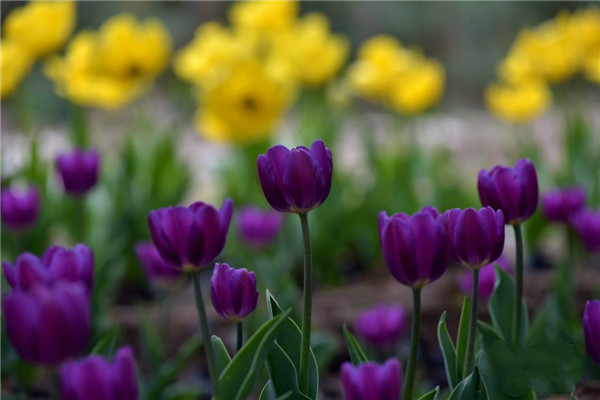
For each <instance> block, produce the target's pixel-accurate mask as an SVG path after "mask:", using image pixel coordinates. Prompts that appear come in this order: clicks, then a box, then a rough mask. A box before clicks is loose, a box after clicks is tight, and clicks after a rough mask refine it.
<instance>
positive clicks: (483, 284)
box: [456, 256, 511, 301]
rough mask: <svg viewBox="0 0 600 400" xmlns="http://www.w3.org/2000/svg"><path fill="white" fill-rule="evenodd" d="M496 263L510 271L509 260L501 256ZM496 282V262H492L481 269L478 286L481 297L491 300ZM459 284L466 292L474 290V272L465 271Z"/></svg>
mask: <svg viewBox="0 0 600 400" xmlns="http://www.w3.org/2000/svg"><path fill="white" fill-rule="evenodd" d="M495 263H496V264H498V265H499V266H500V268H502V269H503V270H505V271H506V272H510V270H511V269H510V266H509V264H508V260H507V259H506V258H505V257H503V256H500V257H499V258H498V259H497V260H496V261H495ZM495 282H496V271H495V268H494V263H490V264H488V265H486V266H484V267H482V268H481V269H480V270H479V286H478V288H477V293H478V296H479V297H480V298H482V299H483V300H484V301H487V300H489V298H490V296H491V295H492V293H493V292H494V284H495ZM456 284H457V286H458V287H459V289H460V290H462V291H463V292H465V293H466V294H470V293H471V291H472V290H473V274H472V273H471V271H467V270H465V271H464V274H462V275H461V276H460V278H459V279H458V281H457V282H456Z"/></svg>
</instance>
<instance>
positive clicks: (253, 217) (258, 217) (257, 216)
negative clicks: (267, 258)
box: [238, 207, 283, 248]
mask: <svg viewBox="0 0 600 400" xmlns="http://www.w3.org/2000/svg"><path fill="white" fill-rule="evenodd" d="M282 224H283V217H282V215H281V214H279V213H277V212H275V211H263V210H261V209H259V208H250V207H247V208H244V209H242V211H241V212H240V215H239V216H238V231H239V234H240V237H241V238H242V241H243V242H244V243H245V244H246V245H248V246H250V247H255V248H261V247H265V246H267V245H268V244H269V243H271V242H272V241H273V239H275V237H276V236H277V234H278V233H279V231H280V230H281V225H282Z"/></svg>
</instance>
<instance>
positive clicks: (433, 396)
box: [418, 386, 440, 400]
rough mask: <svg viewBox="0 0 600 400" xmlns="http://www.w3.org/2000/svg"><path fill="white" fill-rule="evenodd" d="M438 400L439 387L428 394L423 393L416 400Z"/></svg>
mask: <svg viewBox="0 0 600 400" xmlns="http://www.w3.org/2000/svg"><path fill="white" fill-rule="evenodd" d="M439 398H440V387H439V386H437V387H436V388H435V389H433V390H432V391H431V392H429V393H425V394H424V395H423V396H421V397H419V399H418V400H438V399H439Z"/></svg>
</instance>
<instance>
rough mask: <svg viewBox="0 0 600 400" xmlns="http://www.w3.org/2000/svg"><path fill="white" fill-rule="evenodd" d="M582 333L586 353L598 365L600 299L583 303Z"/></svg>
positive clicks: (599, 353) (599, 354)
mask: <svg viewBox="0 0 600 400" xmlns="http://www.w3.org/2000/svg"><path fill="white" fill-rule="evenodd" d="M583 335H584V338H585V348H586V349H587V352H588V354H589V355H590V357H592V360H594V361H595V362H596V364H598V365H600V300H592V301H588V302H587V303H585V310H584V311H583Z"/></svg>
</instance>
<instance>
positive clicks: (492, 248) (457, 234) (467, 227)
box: [445, 207, 504, 269]
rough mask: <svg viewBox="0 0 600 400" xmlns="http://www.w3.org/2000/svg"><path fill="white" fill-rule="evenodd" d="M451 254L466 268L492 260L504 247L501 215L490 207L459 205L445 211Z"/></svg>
mask: <svg viewBox="0 0 600 400" xmlns="http://www.w3.org/2000/svg"><path fill="white" fill-rule="evenodd" d="M445 215H446V218H447V219H448V233H449V238H450V246H451V258H452V259H453V260H454V261H456V262H457V263H460V264H462V265H464V266H465V267H467V268H471V269H479V268H481V267H483V266H484V265H487V264H489V263H491V262H494V261H495V260H496V259H497V258H498V257H500V254H502V250H503V249H504V215H503V214H502V211H500V210H498V211H494V210H493V209H492V208H491V207H484V208H482V209H480V210H476V209H474V208H467V209H465V210H461V209H458V208H455V209H452V210H448V211H446V213H445Z"/></svg>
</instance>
